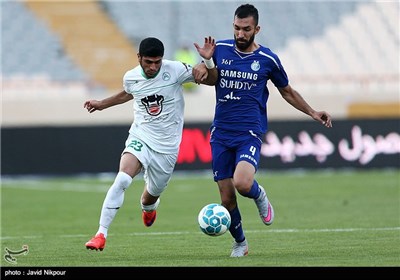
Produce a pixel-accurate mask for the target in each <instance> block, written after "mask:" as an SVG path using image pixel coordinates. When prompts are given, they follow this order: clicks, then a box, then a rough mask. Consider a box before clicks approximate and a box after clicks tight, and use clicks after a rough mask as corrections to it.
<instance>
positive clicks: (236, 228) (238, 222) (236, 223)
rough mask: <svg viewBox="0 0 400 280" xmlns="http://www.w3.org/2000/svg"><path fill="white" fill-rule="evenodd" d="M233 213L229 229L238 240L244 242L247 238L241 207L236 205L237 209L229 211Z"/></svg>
mask: <svg viewBox="0 0 400 280" xmlns="http://www.w3.org/2000/svg"><path fill="white" fill-rule="evenodd" d="M229 214H231V226H230V227H229V231H230V233H231V235H232V237H233V238H234V239H235V241H236V242H243V241H244V240H245V237H244V233H243V228H242V216H241V215H240V212H239V208H238V207H237V206H236V207H235V209H233V210H232V211H229Z"/></svg>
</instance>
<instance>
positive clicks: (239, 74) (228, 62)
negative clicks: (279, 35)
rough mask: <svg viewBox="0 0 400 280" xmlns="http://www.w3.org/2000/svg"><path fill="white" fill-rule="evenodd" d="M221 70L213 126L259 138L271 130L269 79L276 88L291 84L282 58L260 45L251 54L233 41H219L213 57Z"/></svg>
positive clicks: (219, 70) (216, 86)
mask: <svg viewBox="0 0 400 280" xmlns="http://www.w3.org/2000/svg"><path fill="white" fill-rule="evenodd" d="M213 59H214V62H215V64H216V66H217V69H218V81H217V84H216V85H215V91H216V108H215V116H214V121H213V126H214V127H216V128H222V129H224V130H231V131H250V130H251V131H252V132H253V133H256V134H258V135H260V134H263V133H265V132H266V131H267V129H268V120H267V101H268V97H269V91H268V88H267V82H268V80H271V81H272V83H273V84H274V85H275V86H276V87H285V86H287V85H288V84H289V80H288V77H287V75H286V72H285V70H284V69H283V67H282V65H281V62H280V60H279V58H278V56H277V55H276V54H275V53H273V52H272V51H271V50H270V49H268V48H266V47H263V46H260V47H259V48H258V49H257V50H256V51H254V52H251V53H242V52H240V51H238V50H236V48H235V41H234V40H233V39H230V40H223V41H218V42H217V43H216V49H215V51H214V55H213Z"/></svg>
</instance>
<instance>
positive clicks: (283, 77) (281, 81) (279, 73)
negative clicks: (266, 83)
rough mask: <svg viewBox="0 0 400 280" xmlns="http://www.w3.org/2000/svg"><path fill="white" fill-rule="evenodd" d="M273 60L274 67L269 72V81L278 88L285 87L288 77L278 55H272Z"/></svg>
mask: <svg viewBox="0 0 400 280" xmlns="http://www.w3.org/2000/svg"><path fill="white" fill-rule="evenodd" d="M274 62H275V67H274V68H273V71H272V72H271V81H272V83H273V84H274V85H275V86H276V87H278V88H282V87H286V86H287V85H288V84H289V78H288V76H287V74H286V71H285V69H284V68H283V66H282V63H281V61H280V59H279V57H278V56H275V57H274Z"/></svg>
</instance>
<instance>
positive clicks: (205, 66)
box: [193, 36, 218, 86]
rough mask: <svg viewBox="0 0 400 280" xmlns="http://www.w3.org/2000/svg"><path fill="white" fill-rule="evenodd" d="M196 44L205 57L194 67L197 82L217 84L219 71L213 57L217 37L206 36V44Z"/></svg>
mask: <svg viewBox="0 0 400 280" xmlns="http://www.w3.org/2000/svg"><path fill="white" fill-rule="evenodd" d="M194 46H195V48H196V50H197V52H198V53H199V54H200V56H201V57H202V58H203V61H202V62H201V63H199V64H197V65H195V66H194V67H193V76H194V78H195V82H196V83H198V84H204V85H209V86H213V85H215V84H216V83H217V79H218V71H217V68H216V67H215V63H214V61H213V57H212V56H213V54H214V51H215V47H216V45H215V39H214V38H212V37H211V36H208V37H205V38H204V45H203V46H202V47H201V46H200V45H198V44H197V43H194Z"/></svg>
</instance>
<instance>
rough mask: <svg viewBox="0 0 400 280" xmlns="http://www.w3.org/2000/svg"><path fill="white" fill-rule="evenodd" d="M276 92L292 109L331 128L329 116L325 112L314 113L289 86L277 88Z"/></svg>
mask: <svg viewBox="0 0 400 280" xmlns="http://www.w3.org/2000/svg"><path fill="white" fill-rule="evenodd" d="M278 90H279V92H280V94H281V95H282V97H283V98H284V99H285V100H286V101H287V102H288V103H289V104H290V105H292V106H293V107H294V108H296V109H297V110H299V111H302V112H303V113H305V114H307V115H309V116H310V117H312V118H313V119H314V120H316V121H318V122H320V123H321V124H323V125H324V126H326V127H332V118H331V116H330V115H329V114H328V113H327V112H325V111H315V110H314V109H313V108H311V106H310V105H309V104H308V103H307V102H306V101H305V100H304V98H303V97H302V96H301V95H300V93H298V92H297V91H296V90H295V89H294V88H292V87H291V86H290V85H287V86H286V87H281V88H278Z"/></svg>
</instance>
